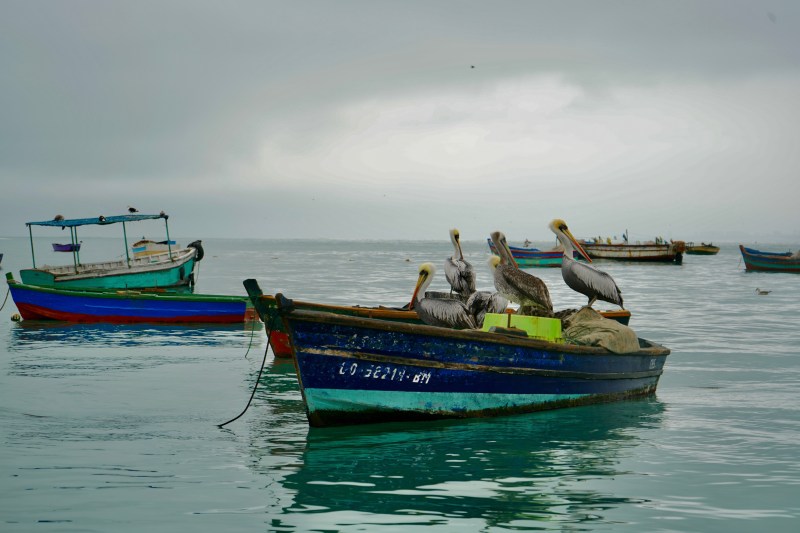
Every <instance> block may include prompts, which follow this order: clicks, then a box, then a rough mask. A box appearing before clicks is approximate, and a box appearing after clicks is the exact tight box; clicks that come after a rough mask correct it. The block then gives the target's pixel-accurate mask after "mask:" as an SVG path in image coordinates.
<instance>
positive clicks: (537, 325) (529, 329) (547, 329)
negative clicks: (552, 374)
mask: <svg viewBox="0 0 800 533" xmlns="http://www.w3.org/2000/svg"><path fill="white" fill-rule="evenodd" d="M492 327H497V328H517V329H521V330H523V331H525V333H527V334H528V337H534V338H536V339H541V340H545V341H550V342H564V339H563V337H562V336H561V320H559V319H557V318H544V317H541V316H524V315H515V314H511V313H486V316H485V318H484V319H483V328H482V329H483V331H489V329H490V328H492Z"/></svg>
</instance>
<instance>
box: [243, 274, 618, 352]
mask: <svg viewBox="0 0 800 533" xmlns="http://www.w3.org/2000/svg"><path fill="white" fill-rule="evenodd" d="M244 285H245V288H246V289H247V292H248V295H249V296H250V299H251V301H252V302H253V306H254V307H255V310H256V312H258V315H259V317H260V318H261V320H262V321H263V322H264V324H265V325H266V327H267V329H269V330H271V331H272V332H273V335H272V336H271V337H270V346H271V347H272V351H273V353H274V354H275V356H276V357H287V358H288V357H292V349H291V343H290V341H289V337H288V334H287V330H286V328H285V327H284V324H283V321H282V320H281V318H280V315H279V313H278V306H277V303H276V301H275V297H274V296H273V295H267V294H263V293H262V291H261V289H260V287H259V286H258V283H257V282H256V281H255V280H253V279H248V280H245V282H244ZM293 304H294V306H295V307H296V308H298V309H305V310H311V311H321V312H326V313H337V314H343V315H350V316H359V317H363V318H377V319H380V320H391V321H395V322H404V323H409V324H422V321H421V320H420V319H419V317H418V316H417V313H416V312H415V311H408V310H402V309H393V308H387V307H359V306H340V305H327V304H321V303H316V302H304V301H299V300H294V301H293ZM600 313H601V314H602V315H603V316H604V317H606V318H609V319H612V320H616V321H617V322H620V323H621V324H625V325H627V324H628V322H629V321H630V318H631V313H630V311H628V310H625V309H620V310H616V311H600Z"/></svg>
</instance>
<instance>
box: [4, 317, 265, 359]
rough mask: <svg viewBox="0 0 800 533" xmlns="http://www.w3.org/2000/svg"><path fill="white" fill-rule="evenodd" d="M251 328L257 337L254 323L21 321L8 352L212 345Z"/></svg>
mask: <svg viewBox="0 0 800 533" xmlns="http://www.w3.org/2000/svg"><path fill="white" fill-rule="evenodd" d="M254 329H255V332H254V334H255V336H256V337H257V338H260V337H263V333H260V331H261V329H262V326H261V325H260V323H258V322H247V323H245V324H244V325H242V324H186V325H161V324H103V323H92V324H76V323H72V322H57V321H44V320H43V321H37V320H24V321H22V322H19V323H17V324H15V325H14V327H12V329H11V331H10V335H9V346H8V349H9V351H20V350H30V349H39V348H42V347H47V348H53V347H68V348H75V347H80V346H81V345H95V346H108V347H110V346H115V347H135V346H176V345H180V346H192V345H203V346H215V345H217V346H218V345H228V344H230V343H231V342H240V341H241V339H243V338H244V339H249V336H250V335H251V332H253V330H254Z"/></svg>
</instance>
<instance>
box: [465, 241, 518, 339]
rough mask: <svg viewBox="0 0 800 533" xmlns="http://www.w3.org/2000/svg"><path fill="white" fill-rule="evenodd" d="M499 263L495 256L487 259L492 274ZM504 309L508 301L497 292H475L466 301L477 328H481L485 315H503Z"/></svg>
mask: <svg viewBox="0 0 800 533" xmlns="http://www.w3.org/2000/svg"><path fill="white" fill-rule="evenodd" d="M499 263H500V258H499V257H497V256H496V255H493V256H492V257H490V258H489V268H490V269H491V270H492V272H494V269H495V268H496V267H497V265H498V264H499ZM506 307H508V300H506V299H505V298H504V297H503V295H502V294H500V293H499V292H489V291H475V292H473V293H472V294H470V296H469V298H468V299H467V308H468V309H469V312H470V313H471V314H472V316H473V317H475V322H476V323H477V324H478V327H479V328H480V327H483V319H484V317H485V316H486V313H503V312H504V311H505V310H506Z"/></svg>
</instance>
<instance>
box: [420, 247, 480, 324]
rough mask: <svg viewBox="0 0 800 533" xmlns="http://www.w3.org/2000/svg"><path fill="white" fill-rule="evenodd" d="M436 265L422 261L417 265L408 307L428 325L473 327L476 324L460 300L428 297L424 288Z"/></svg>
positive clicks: (429, 281)
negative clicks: (417, 273) (412, 293)
mask: <svg viewBox="0 0 800 533" xmlns="http://www.w3.org/2000/svg"><path fill="white" fill-rule="evenodd" d="M435 274H436V267H434V266H433V263H422V265H420V267H419V278H418V279H417V286H416V287H415V288H414V295H413V296H412V297H411V304H410V305H409V309H413V310H414V311H416V312H417V316H419V318H420V320H422V321H423V322H424V323H426V324H428V325H430V326H441V327H445V328H456V329H475V328H477V327H478V325H477V324H476V323H475V319H474V318H473V317H472V315H471V314H470V312H469V309H467V306H466V305H464V302H462V301H461V300H456V299H453V298H428V297H425V296H424V294H425V290H426V289H427V288H428V285H430V284H431V281H433V276H434V275H435Z"/></svg>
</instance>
